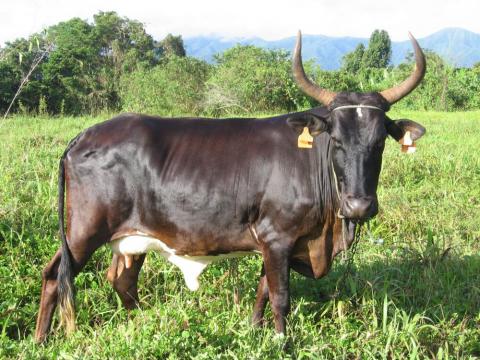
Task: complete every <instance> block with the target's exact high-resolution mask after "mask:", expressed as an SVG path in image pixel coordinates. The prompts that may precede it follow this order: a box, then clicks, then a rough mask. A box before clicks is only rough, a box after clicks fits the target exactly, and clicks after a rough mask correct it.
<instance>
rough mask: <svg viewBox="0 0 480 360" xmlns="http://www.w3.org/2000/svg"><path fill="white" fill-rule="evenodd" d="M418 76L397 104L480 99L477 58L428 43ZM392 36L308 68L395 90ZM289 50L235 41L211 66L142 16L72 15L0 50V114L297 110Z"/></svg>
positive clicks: (400, 70) (301, 98)
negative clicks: (150, 28)
mask: <svg viewBox="0 0 480 360" xmlns="http://www.w3.org/2000/svg"><path fill="white" fill-rule="evenodd" d="M425 53H426V57H427V73H426V76H425V79H424V81H423V82H422V84H421V85H420V87H419V88H417V90H415V91H414V92H413V93H412V94H411V95H410V96H408V97H406V98H404V99H403V100H402V101H401V102H399V103H398V105H396V106H399V107H404V108H408V109H419V110H420V109H425V110H427V109H428V110H470V109H478V108H479V106H480V64H477V65H476V66H474V67H473V68H455V67H453V66H451V65H449V64H448V63H446V62H445V61H444V60H443V59H442V58H441V57H440V56H438V55H437V54H435V53H434V52H432V51H429V50H425ZM390 60H391V41H390V38H389V36H388V33H387V32H386V31H384V30H381V31H380V30H375V31H374V32H373V33H372V35H371V37H370V39H369V43H368V45H367V46H364V45H363V44H360V45H358V46H357V47H356V48H355V50H354V51H352V52H351V53H348V54H346V55H345V56H344V58H343V60H342V67H341V68H340V69H339V70H336V71H325V70H323V69H321V67H320V66H318V65H316V64H315V63H314V62H313V61H307V62H306V63H305V70H306V72H307V74H308V76H309V77H310V78H312V80H313V81H315V82H317V83H318V84H320V85H321V86H322V87H326V88H329V89H331V90H334V91H347V90H348V91H359V92H369V91H377V90H382V89H385V88H389V87H392V86H393V85H395V84H398V83H399V82H401V81H403V80H404V79H405V78H406V77H407V76H408V75H409V74H410V72H411V69H412V66H413V54H410V55H409V56H407V58H406V59H405V61H404V62H403V63H402V64H400V65H398V66H392V65H391V63H390ZM290 69H291V60H290V54H289V52H286V51H283V50H268V49H262V48H258V47H255V46H248V45H247V46H245V45H237V46H235V47H233V48H231V49H228V50H226V51H224V52H223V53H220V54H217V55H216V56H215V58H214V62H213V63H212V64H210V63H207V62H205V61H202V60H199V59H196V58H193V57H190V56H187V54H186V52H185V48H184V45H183V40H182V38H181V36H173V35H171V34H169V35H168V36H167V37H165V38H164V39H163V40H161V41H157V40H155V39H153V37H152V36H151V35H149V34H148V33H147V32H146V31H145V28H144V26H143V24H142V23H140V22H138V21H136V20H131V19H128V18H126V17H121V16H119V15H118V14H117V13H115V12H99V13H98V14H96V15H94V17H93V22H92V23H89V22H87V21H86V20H82V19H79V18H74V19H71V20H69V21H65V22H61V23H59V24H57V25H54V26H51V27H49V28H47V29H45V30H44V31H43V32H42V33H38V34H33V35H31V36H30V37H29V38H21V39H17V40H15V41H13V42H8V43H6V45H5V47H4V48H1V49H0V112H1V113H2V114H4V113H6V112H7V110H8V111H12V112H16V113H24V114H31V115H47V114H48V115H80V114H95V113H100V112H112V111H115V112H116V111H136V112H146V113H152V114H159V115H164V116H168V115H207V116H228V115H233V114H245V113H262V112H264V113H267V112H283V111H295V110H298V109H304V108H308V107H313V106H316V105H318V104H317V103H316V102H315V101H314V100H313V99H311V98H309V97H307V96H305V95H303V94H302V93H301V92H300V91H299V89H298V88H297V86H296V85H295V83H294V81H293V79H292V76H291V70H290Z"/></svg>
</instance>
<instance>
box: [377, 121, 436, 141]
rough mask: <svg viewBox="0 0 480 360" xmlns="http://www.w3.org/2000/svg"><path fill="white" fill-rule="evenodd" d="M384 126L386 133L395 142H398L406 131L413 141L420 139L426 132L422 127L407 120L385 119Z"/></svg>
mask: <svg viewBox="0 0 480 360" xmlns="http://www.w3.org/2000/svg"><path fill="white" fill-rule="evenodd" d="M385 126H386V128H387V133H388V134H389V135H390V136H391V137H393V138H394V139H395V140H397V141H400V139H402V138H403V135H405V133H406V132H407V131H410V137H411V138H412V140H413V141H416V140H418V139H420V138H421V137H422V136H423V135H424V134H425V132H426V131H427V130H426V129H425V128H424V127H423V126H422V125H420V124H418V123H416V122H415V121H412V120H408V119H400V120H390V119H389V118H387V121H386V124H385Z"/></svg>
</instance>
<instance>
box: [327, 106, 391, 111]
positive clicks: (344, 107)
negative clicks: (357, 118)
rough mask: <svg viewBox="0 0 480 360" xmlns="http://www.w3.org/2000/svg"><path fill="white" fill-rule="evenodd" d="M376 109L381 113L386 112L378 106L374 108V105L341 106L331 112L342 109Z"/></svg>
mask: <svg viewBox="0 0 480 360" xmlns="http://www.w3.org/2000/svg"><path fill="white" fill-rule="evenodd" d="M358 108H360V109H376V110H380V111H384V110H383V109H382V108H379V107H378V106H373V105H343V106H339V107H336V108H334V109H332V110H331V111H335V110H340V109H358Z"/></svg>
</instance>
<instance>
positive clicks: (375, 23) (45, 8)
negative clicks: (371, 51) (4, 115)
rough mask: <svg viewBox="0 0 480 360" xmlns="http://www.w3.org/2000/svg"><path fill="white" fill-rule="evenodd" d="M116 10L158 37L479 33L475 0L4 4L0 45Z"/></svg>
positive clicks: (28, 0) (54, 0) (42, 0)
mask: <svg viewBox="0 0 480 360" xmlns="http://www.w3.org/2000/svg"><path fill="white" fill-rule="evenodd" d="M100 10H102V11H109V10H114V11H117V12H118V13H119V14H120V15H122V16H126V17H129V18H131V19H137V20H139V21H141V22H143V23H144V24H145V26H146V28H147V31H148V32H149V33H150V34H152V35H153V36H154V38H156V39H162V38H163V37H164V36H165V35H166V34H168V33H173V34H180V35H182V36H183V37H191V36H195V35H218V36H221V37H225V38H232V37H240V38H244V37H253V36H258V37H262V38H264V39H268V40H272V39H280V38H284V37H288V36H293V35H295V34H296V31H297V30H298V29H301V30H302V31H303V33H305V34H324V35H331V36H347V35H349V36H360V37H368V36H369V35H370V33H371V32H372V31H373V30H374V29H385V30H387V31H388V32H389V34H390V36H391V38H392V39H393V40H405V39H407V32H408V31H411V32H412V33H413V34H414V35H415V36H416V37H417V38H420V37H423V36H426V35H429V34H431V33H433V32H435V31H437V30H440V29H442V28H444V27H463V28H466V29H468V30H471V31H473V32H477V33H480V0H456V1H451V0H446V1H445V0H444V1H442V0H436V1H433V0H401V1H399V0H395V1H389V0H385V1H379V0H357V1H352V0H290V1H286V0H263V1H262V0H235V1H231V0H230V1H229V0H223V1H220V0H197V1H194V0H190V1H187V0H168V1H165V0H149V1H147V0H106V1H101V0H81V1H78V0H76V1H71V0H63V1H62V0H3V1H2V5H1V6H0V19H2V20H1V21H0V44H3V43H4V42H5V41H8V40H13V39H15V38H17V37H25V36H28V35H29V34H31V33H33V32H37V31H40V30H41V29H42V28H44V27H47V26H49V25H53V24H56V23H58V22H59V21H62V20H68V19H70V18H72V17H74V16H78V17H80V18H83V19H88V20H91V19H92V15H93V14H95V13H97V12H98V11H100Z"/></svg>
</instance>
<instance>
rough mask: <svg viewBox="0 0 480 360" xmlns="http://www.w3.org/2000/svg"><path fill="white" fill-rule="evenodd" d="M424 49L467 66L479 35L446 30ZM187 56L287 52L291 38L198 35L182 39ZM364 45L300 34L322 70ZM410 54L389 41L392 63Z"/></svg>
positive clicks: (404, 45)
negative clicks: (240, 48)
mask: <svg viewBox="0 0 480 360" xmlns="http://www.w3.org/2000/svg"><path fill="white" fill-rule="evenodd" d="M418 41H419V43H420V46H422V48H424V49H429V50H433V51H434V52H436V53H437V54H439V55H440V56H442V57H443V58H444V59H445V60H447V61H448V62H449V63H450V64H452V65H456V66H459V67H471V66H472V65H473V64H475V63H476V62H479V61H480V34H476V33H473V32H471V31H468V30H465V29H460V28H446V29H443V30H440V31H438V32H436V33H433V34H432V35H429V36H427V37H424V38H421V39H418ZM184 43H185V48H186V51H187V54H188V55H190V56H194V57H197V58H200V59H204V60H207V61H209V62H211V61H212V60H213V55H214V54H217V53H221V52H223V51H225V50H226V49H229V48H231V47H233V46H235V45H236V44H242V45H255V46H258V47H262V48H267V49H284V50H287V51H291V50H292V49H293V46H294V44H295V37H289V38H285V39H281V40H275V41H267V40H263V39H260V38H250V39H230V40H224V39H221V38H219V37H208V36H199V37H191V38H185V39H184ZM359 43H363V44H364V45H367V44H368V39H367V38H355V37H330V36H325V35H303V42H302V44H303V49H302V55H303V58H304V59H306V60H308V59H314V60H315V61H316V62H317V63H318V64H319V65H320V66H321V67H322V68H323V69H326V70H335V69H338V68H339V67H340V66H341V63H342V57H343V56H344V55H345V54H346V53H348V52H350V51H353V50H354V49H355V47H356V46H357V45H358V44H359ZM411 51H412V46H411V44H410V41H408V40H407V41H401V42H392V62H393V64H395V65H397V64H399V63H401V62H402V61H403V60H404V59H405V56H406V55H407V54H408V52H411Z"/></svg>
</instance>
